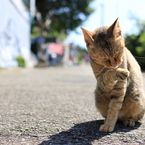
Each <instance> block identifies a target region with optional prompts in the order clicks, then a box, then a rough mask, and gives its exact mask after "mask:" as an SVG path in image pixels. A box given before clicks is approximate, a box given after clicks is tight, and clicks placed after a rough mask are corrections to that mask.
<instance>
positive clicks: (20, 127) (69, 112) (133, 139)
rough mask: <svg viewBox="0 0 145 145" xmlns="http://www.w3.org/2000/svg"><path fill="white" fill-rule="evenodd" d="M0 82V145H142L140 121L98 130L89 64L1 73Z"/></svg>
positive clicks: (143, 136)
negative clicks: (134, 123) (133, 124)
mask: <svg viewBox="0 0 145 145" xmlns="http://www.w3.org/2000/svg"><path fill="white" fill-rule="evenodd" d="M144 81H145V77H144ZM0 82H1V83H0V145H38V144H39V145H108V144H110V145H124V144H125V145H141V144H142V145H145V119H143V120H142V122H140V123H137V124H136V125H135V127H133V128H131V127H125V126H123V124H122V123H120V122H118V123H117V124H116V127H115V130H114V131H113V132H112V133H101V132H99V131H98V130H99V127H100V125H101V124H103V118H102V117H101V115H100V114H99V113H98V112H97V110H96V108H95V102H94V94H93V92H94V89H95V86H96V81H95V77H94V75H93V73H92V70H91V68H90V66H75V67H56V68H36V69H10V70H1V71H0Z"/></svg>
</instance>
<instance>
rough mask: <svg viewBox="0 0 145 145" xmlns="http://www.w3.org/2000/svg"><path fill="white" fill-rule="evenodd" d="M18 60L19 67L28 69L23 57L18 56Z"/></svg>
mask: <svg viewBox="0 0 145 145" xmlns="http://www.w3.org/2000/svg"><path fill="white" fill-rule="evenodd" d="M16 60H17V62H18V66H19V67H26V62H25V59H24V58H23V57H22V56H17V57H16Z"/></svg>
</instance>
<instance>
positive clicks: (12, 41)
mask: <svg viewBox="0 0 145 145" xmlns="http://www.w3.org/2000/svg"><path fill="white" fill-rule="evenodd" d="M17 56H23V57H24V58H25V59H26V61H27V62H29V59H30V22H29V16H28V12H27V10H26V8H25V7H24V5H23V3H22V1H21V0H1V1H0V67H16V66H17V62H16V60H15V58H16V57H17Z"/></svg>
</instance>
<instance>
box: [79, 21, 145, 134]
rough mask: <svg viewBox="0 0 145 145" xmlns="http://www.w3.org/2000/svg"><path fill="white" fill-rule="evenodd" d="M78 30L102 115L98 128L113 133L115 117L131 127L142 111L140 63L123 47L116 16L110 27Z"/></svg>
mask: <svg viewBox="0 0 145 145" xmlns="http://www.w3.org/2000/svg"><path fill="white" fill-rule="evenodd" d="M81 29H82V32H83V35H84V40H85V42H86V46H87V49H88V53H89V56H90V64H91V67H92V69H93V72H94V75H95V77H96V79H97V86H96V90H95V102H96V107H97V109H98V110H99V112H100V113H101V115H102V116H103V117H104V118H105V121H104V124H103V125H101V127H100V129H99V130H100V131H101V132H112V131H113V130H114V127H115V124H116V121H117V120H121V121H123V123H124V125H125V126H131V127H132V126H134V125H135V122H137V121H139V120H141V119H142V118H143V116H144V112H145V94H144V91H143V78H142V73H141V70H140V66H139V65H138V63H137V61H136V60H135V58H134V57H133V55H132V54H131V53H130V51H129V50H128V49H127V48H126V47H125V42H124V38H123V37H122V31H121V28H120V24H119V21H118V19H116V21H115V22H114V23H113V24H112V25H111V26H110V27H101V28H98V29H96V30H95V31H88V30H86V29H84V28H81Z"/></svg>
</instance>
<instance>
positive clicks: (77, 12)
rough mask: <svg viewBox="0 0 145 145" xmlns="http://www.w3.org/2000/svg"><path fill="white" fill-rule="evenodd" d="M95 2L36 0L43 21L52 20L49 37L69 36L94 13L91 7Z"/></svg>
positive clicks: (86, 0)
mask: <svg viewBox="0 0 145 145" xmlns="http://www.w3.org/2000/svg"><path fill="white" fill-rule="evenodd" d="M92 1H93V0H36V7H37V10H38V11H39V12H40V13H41V15H42V21H43V22H45V21H46V19H50V20H51V23H50V26H49V27H48V29H47V30H45V31H49V35H53V36H54V35H57V36H58V35H60V34H65V35H67V34H68V33H69V32H70V31H72V30H74V29H75V28H76V27H78V26H79V25H80V24H81V23H82V22H83V21H84V20H86V18H87V17H88V16H89V15H90V14H91V13H92V12H93V11H94V9H92V8H90V7H89V4H90V3H91V2H92Z"/></svg>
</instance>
